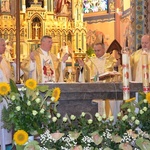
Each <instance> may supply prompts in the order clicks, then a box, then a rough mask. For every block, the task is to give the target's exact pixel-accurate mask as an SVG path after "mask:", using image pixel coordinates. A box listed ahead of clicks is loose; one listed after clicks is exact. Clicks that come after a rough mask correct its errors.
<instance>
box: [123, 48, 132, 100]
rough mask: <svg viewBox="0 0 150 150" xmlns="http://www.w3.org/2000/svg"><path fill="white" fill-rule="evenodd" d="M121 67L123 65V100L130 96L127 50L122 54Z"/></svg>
mask: <svg viewBox="0 0 150 150" xmlns="http://www.w3.org/2000/svg"><path fill="white" fill-rule="evenodd" d="M122 67H123V74H122V75H123V100H127V99H129V98H130V88H129V55H128V52H127V51H123V54H122Z"/></svg>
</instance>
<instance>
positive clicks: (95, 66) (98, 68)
mask: <svg viewBox="0 0 150 150" xmlns="http://www.w3.org/2000/svg"><path fill="white" fill-rule="evenodd" d="M105 61H106V58H105V57H101V58H97V57H96V58H94V59H91V62H92V67H91V77H93V76H95V75H97V74H102V73H104V72H105Z"/></svg>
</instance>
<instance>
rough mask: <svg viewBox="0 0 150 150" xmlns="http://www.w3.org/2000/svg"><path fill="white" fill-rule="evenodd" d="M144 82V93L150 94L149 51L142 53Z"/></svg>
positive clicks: (145, 50)
mask: <svg viewBox="0 0 150 150" xmlns="http://www.w3.org/2000/svg"><path fill="white" fill-rule="evenodd" d="M142 81H143V92H144V93H147V92H149V89H150V88H149V68H148V53H147V49H143V51H142Z"/></svg>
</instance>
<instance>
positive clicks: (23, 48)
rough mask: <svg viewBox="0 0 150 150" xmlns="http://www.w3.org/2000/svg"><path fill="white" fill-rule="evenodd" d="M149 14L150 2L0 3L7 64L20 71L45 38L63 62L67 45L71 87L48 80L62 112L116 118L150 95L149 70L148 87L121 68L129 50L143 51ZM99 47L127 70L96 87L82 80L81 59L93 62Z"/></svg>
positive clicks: (40, 0)
mask: <svg viewBox="0 0 150 150" xmlns="http://www.w3.org/2000/svg"><path fill="white" fill-rule="evenodd" d="M149 10H150V2H149V0H20V1H19V2H17V1H16V0H0V38H3V39H5V42H6V51H5V56H6V58H7V60H8V61H9V62H10V63H12V62H14V60H15V61H16V65H17V71H16V73H17V72H19V69H20V68H19V67H20V64H23V60H25V59H26V58H27V57H28V56H29V55H30V52H33V51H36V50H37V48H39V46H40V44H41V41H40V40H41V38H42V37H43V36H44V35H49V36H51V37H52V41H53V42H52V43H53V44H52V48H51V51H50V52H51V53H53V54H55V55H56V56H57V58H58V59H60V58H61V54H62V53H61V50H62V49H63V48H64V47H65V48H64V49H65V52H67V53H69V54H70V55H69V56H70V57H69V59H68V60H67V65H68V66H67V67H68V70H67V71H68V72H67V73H68V74H65V77H66V78H65V79H66V80H65V82H68V83H67V84H66V83H65V82H60V83H59V82H58V83H57V82H53V83H54V84H53V83H52V82H47V84H48V86H49V87H50V88H56V87H60V89H61V97H60V101H59V104H60V105H58V110H59V111H60V113H61V114H63V115H65V113H66V112H69V113H73V114H78V115H79V113H82V112H83V111H85V112H90V113H91V114H92V115H94V114H95V113H96V112H102V114H104V113H105V114H106V115H107V116H106V117H108V116H110V115H114V114H115V115H114V116H115V117H116V118H115V119H117V113H118V112H119V111H120V106H121V104H122V102H123V100H132V99H130V97H134V100H135V99H138V98H137V97H136V96H137V95H136V94H137V91H142V90H145V91H146V92H148V90H149V91H150V88H149V79H147V78H146V77H147V76H148V72H146V73H147V74H146V75H147V76H146V75H145V74H144V75H145V76H146V77H145V76H144V75H143V74H142V75H143V76H142V75H141V74H140V75H139V76H140V78H142V79H143V80H144V82H143V83H142V82H141V83H134V82H130V83H129V74H130V70H129V64H127V63H126V64H125V65H124V66H123V65H122V64H123V62H122V60H123V59H122V56H123V50H124V48H128V50H129V52H130V53H133V52H135V51H136V50H138V49H139V48H140V47H141V37H142V36H143V35H144V34H150V11H149ZM95 43H103V44H104V46H105V52H106V53H110V54H111V56H112V55H113V56H114V58H115V59H116V60H117V61H118V60H119V65H120V66H121V65H122V66H123V67H122V66H121V67H122V68H121V69H122V70H117V71H118V72H119V71H122V72H123V71H124V70H125V71H126V72H125V73H124V72H123V73H122V72H121V73H120V74H119V75H118V74H115V75H116V76H115V77H116V78H115V77H114V78H113V77H112V76H111V75H110V74H109V77H110V78H109V80H108V82H109V83H106V82H107V81H106V82H101V81H99V82H97V81H96V80H95V79H92V82H91V83H88V82H87V83H85V82H77V81H79V78H78V79H77V74H78V75H79V73H80V71H81V70H82V69H83V67H82V68H80V67H81V66H80V65H79V64H78V63H77V59H78V58H81V59H82V60H85V61H86V58H91V57H92V56H93V55H94V50H93V47H94V44H95ZM105 60H106V59H105ZM45 61H46V60H45ZM90 61H91V60H90ZM128 62H129V61H128ZM91 63H92V61H91ZM93 64H94V63H93ZM93 64H92V65H93ZM95 66H96V65H95ZM95 66H94V67H95ZM108 66H109V65H108ZM142 67H143V66H142ZM18 68H19V69H18ZM41 68H42V67H41ZM145 68H146V67H145ZM147 68H148V67H147ZM79 69H81V70H79ZM96 69H97V68H96ZM117 69H119V68H117ZM69 70H71V71H69ZM91 70H92V69H91ZM114 70H115V68H114ZM114 70H113V71H114ZM82 71H83V70H82ZM82 71H81V72H82ZM96 71H97V72H98V69H97V70H96ZM146 71H147V70H146ZM89 74H90V73H89ZM122 74H123V75H124V76H123V75H122ZM19 75H20V73H18V74H17V75H16V78H17V79H16V80H17V82H16V83H19V84H18V85H17V86H22V84H20V83H23V82H20V76H19ZM98 75H99V74H97V76H98ZM141 76H142V77H141ZM94 77H96V76H94ZM94 77H93V78H94ZM98 77H99V76H98ZM149 77H150V76H149ZM90 79H91V78H90ZM98 79H99V78H98ZM124 79H125V80H124ZM99 80H100V79H99ZM48 81H49V80H48ZM51 81H52V80H51ZM93 82H94V83H93ZM51 83H52V84H51ZM99 83H100V84H99ZM44 84H45V81H44ZM144 86H145V87H144ZM143 87H144V88H145V89H144V88H143ZM145 91H144V92H145ZM146 92H145V93H146ZM135 95H136V96H135ZM149 97H150V96H149ZM147 104H148V103H147ZM148 106H150V101H149V104H148ZM112 110H113V111H112ZM149 110H150V109H149ZM145 112H146V111H145ZM128 113H129V112H128ZM149 122H150V121H149ZM130 125H131V124H130ZM149 139H150V137H149ZM2 140H3V139H2ZM2 143H5V141H4V140H3V141H2ZM1 147H2V146H1ZM4 147H5V144H4ZM0 150H5V149H3V148H1V149H0Z"/></svg>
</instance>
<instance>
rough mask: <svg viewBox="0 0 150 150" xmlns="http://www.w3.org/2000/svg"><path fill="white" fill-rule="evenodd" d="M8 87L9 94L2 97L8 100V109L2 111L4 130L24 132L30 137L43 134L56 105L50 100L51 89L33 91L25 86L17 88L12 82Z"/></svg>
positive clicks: (39, 87)
mask: <svg viewBox="0 0 150 150" xmlns="http://www.w3.org/2000/svg"><path fill="white" fill-rule="evenodd" d="M10 87H11V92H10V93H9V94H8V95H7V96H6V97H4V99H5V98H6V99H8V107H7V109H6V108H5V107H4V108H3V111H2V120H3V122H4V128H6V129H8V130H11V129H12V128H13V129H14V130H15V131H17V130H24V131H26V132H27V133H29V134H31V135H35V134H41V133H43V132H44V131H45V128H46V127H47V125H48V123H49V117H50V116H51V113H52V111H53V107H55V105H57V103H56V104H55V103H54V102H53V101H52V100H51V96H52V92H53V89H49V87H48V86H47V85H40V86H37V87H36V88H35V89H34V90H31V89H29V88H28V87H25V86H20V87H19V88H18V87H17V86H16V85H15V83H14V82H13V81H12V80H11V81H10ZM47 101H49V102H47ZM50 108H51V109H50ZM55 109H56V107H55ZM55 111H56V110H55Z"/></svg>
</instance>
